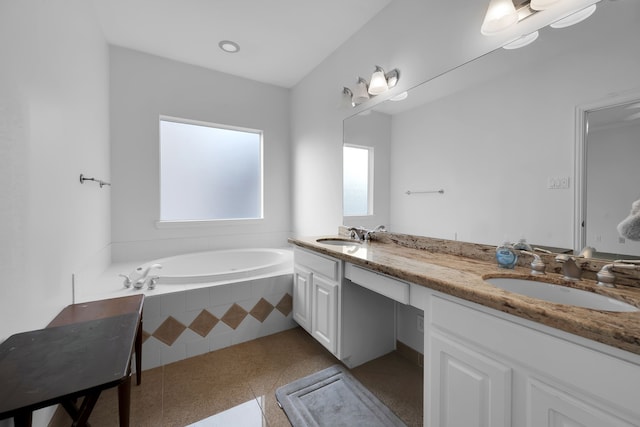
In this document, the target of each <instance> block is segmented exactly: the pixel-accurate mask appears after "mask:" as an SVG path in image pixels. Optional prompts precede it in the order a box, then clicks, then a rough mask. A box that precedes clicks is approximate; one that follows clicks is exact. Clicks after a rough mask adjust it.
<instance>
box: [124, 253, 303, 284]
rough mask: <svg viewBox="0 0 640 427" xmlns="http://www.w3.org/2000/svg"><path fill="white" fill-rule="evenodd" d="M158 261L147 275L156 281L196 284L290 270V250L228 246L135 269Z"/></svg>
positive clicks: (160, 260) (178, 256) (179, 256)
mask: <svg viewBox="0 0 640 427" xmlns="http://www.w3.org/2000/svg"><path fill="white" fill-rule="evenodd" d="M154 264H160V265H161V266H162V268H160V269H153V270H152V271H151V272H150V273H149V275H151V276H158V281H157V283H158V284H169V285H175V284H197V283H216V282H228V281H233V280H242V279H246V278H251V277H258V276H263V275H266V274H272V273H277V272H281V271H287V270H291V269H292V268H293V253H292V252H291V251H290V250H286V249H228V250H217V251H207V252H195V253H191V254H185V255H177V256H172V257H167V258H160V259H156V260H153V261H150V262H147V263H145V264H142V265H140V266H138V267H137V268H136V270H138V271H144V270H146V269H147V268H148V267H150V266H152V265H154Z"/></svg>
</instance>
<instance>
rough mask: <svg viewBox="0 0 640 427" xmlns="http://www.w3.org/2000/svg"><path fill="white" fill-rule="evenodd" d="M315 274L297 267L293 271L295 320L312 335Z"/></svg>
mask: <svg viewBox="0 0 640 427" xmlns="http://www.w3.org/2000/svg"><path fill="white" fill-rule="evenodd" d="M312 282H313V273H312V272H311V271H310V270H308V269H306V268H304V267H302V266H298V265H296V266H295V267H294V269H293V320H295V321H296V322H297V323H298V324H299V325H300V326H302V328H303V329H304V330H306V331H307V332H309V333H311V284H312Z"/></svg>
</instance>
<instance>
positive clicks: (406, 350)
mask: <svg viewBox="0 0 640 427" xmlns="http://www.w3.org/2000/svg"><path fill="white" fill-rule="evenodd" d="M396 351H397V352H398V354H399V355H401V356H402V357H404V358H405V359H407V360H409V361H410V362H411V363H413V364H414V365H416V366H419V367H421V368H422V367H424V354H422V353H420V352H419V351H416V350H414V349H413V348H411V347H409V346H408V345H406V344H404V343H402V342H401V341H396Z"/></svg>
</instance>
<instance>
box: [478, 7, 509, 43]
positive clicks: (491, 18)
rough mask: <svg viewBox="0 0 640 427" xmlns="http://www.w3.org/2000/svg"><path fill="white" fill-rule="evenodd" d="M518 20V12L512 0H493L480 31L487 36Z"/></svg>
mask: <svg viewBox="0 0 640 427" xmlns="http://www.w3.org/2000/svg"><path fill="white" fill-rule="evenodd" d="M516 22H518V13H517V12H516V7H515V6H514V5H513V2H512V1H511V0H491V2H490V3H489V7H488V8H487V14H486V15H485V17H484V21H483V22H482V27H481V28H480V32H481V33H482V34H484V35H485V36H488V35H492V34H496V33H499V32H500V31H503V30H505V29H507V28H509V27H510V26H512V25H513V24H515V23H516Z"/></svg>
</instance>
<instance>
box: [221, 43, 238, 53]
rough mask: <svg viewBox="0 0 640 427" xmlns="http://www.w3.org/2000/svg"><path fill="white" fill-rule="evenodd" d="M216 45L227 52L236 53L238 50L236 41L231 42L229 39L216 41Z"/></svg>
mask: <svg viewBox="0 0 640 427" xmlns="http://www.w3.org/2000/svg"><path fill="white" fill-rule="evenodd" d="M218 46H220V49H222V50H224V51H225V52H227V53H236V52H238V51H239V50H240V45H239V44H238V43H236V42H232V41H231V40H222V41H221V42H220V43H218Z"/></svg>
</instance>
